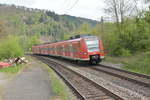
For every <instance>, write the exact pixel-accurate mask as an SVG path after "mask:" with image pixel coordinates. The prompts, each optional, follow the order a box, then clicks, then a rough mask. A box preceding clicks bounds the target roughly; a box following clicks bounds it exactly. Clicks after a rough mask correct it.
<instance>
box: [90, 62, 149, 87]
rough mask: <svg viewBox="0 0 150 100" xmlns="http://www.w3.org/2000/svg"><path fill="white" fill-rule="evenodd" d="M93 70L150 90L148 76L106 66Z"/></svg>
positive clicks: (96, 67)
mask: <svg viewBox="0 0 150 100" xmlns="http://www.w3.org/2000/svg"><path fill="white" fill-rule="evenodd" d="M91 69H93V70H96V71H100V72H104V73H107V74H110V75H112V76H115V77H118V78H121V79H125V80H128V81H131V82H134V83H136V84H140V85H143V86H145V87H147V88H149V89H150V76H148V75H144V74H139V73H134V72H129V71H125V70H122V69H118V68H113V67H110V66H105V65H101V64H100V65H99V66H95V67H92V68H91Z"/></svg>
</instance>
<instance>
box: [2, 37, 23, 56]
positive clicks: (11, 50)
mask: <svg viewBox="0 0 150 100" xmlns="http://www.w3.org/2000/svg"><path fill="white" fill-rule="evenodd" d="M23 54H24V50H23V48H22V47H21V45H20V44H19V38H18V37H17V36H8V37H7V38H6V39H3V40H1V42H0V59H7V58H10V57H18V56H23Z"/></svg>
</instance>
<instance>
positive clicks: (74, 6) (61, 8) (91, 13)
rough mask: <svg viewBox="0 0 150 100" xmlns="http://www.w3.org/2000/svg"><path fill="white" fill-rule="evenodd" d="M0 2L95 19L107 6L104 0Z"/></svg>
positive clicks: (21, 0)
mask: <svg viewBox="0 0 150 100" xmlns="http://www.w3.org/2000/svg"><path fill="white" fill-rule="evenodd" d="M76 1H78V2H76ZM0 3H5V4H15V5H20V6H25V7H29V8H39V9H47V10H51V11H54V12H55V13H57V14H68V15H72V16H77V17H84V18H89V19H94V20H100V18H101V16H103V15H104V11H103V8H104V7H105V4H104V1H103V0H0Z"/></svg>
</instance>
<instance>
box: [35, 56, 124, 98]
mask: <svg viewBox="0 0 150 100" xmlns="http://www.w3.org/2000/svg"><path fill="white" fill-rule="evenodd" d="M36 58H38V59H39V60H41V61H43V62H44V63H46V64H47V65H48V66H50V67H51V68H52V69H53V70H54V71H55V72H56V73H57V74H58V75H60V77H61V78H63V80H64V81H65V82H66V83H67V84H68V85H69V86H70V87H71V88H72V90H73V91H74V92H75V93H76V95H77V97H78V98H79V99H80V100H123V98H121V97H119V96H118V95H116V94H114V93H112V92H111V91H109V90H108V89H106V88H104V87H102V86H100V85H99V84H97V83H95V82H93V81H92V80H91V79H89V78H87V77H85V76H83V75H81V74H80V73H77V72H76V71H74V70H72V69H70V68H67V67H65V65H63V64H60V63H56V62H54V61H53V60H50V59H49V58H46V57H41V56H36Z"/></svg>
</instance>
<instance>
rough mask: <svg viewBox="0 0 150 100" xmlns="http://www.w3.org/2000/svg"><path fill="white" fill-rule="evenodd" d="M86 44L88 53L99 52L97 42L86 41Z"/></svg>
mask: <svg viewBox="0 0 150 100" xmlns="http://www.w3.org/2000/svg"><path fill="white" fill-rule="evenodd" d="M86 44H87V48H88V51H89V52H93V51H100V49H99V40H86Z"/></svg>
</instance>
